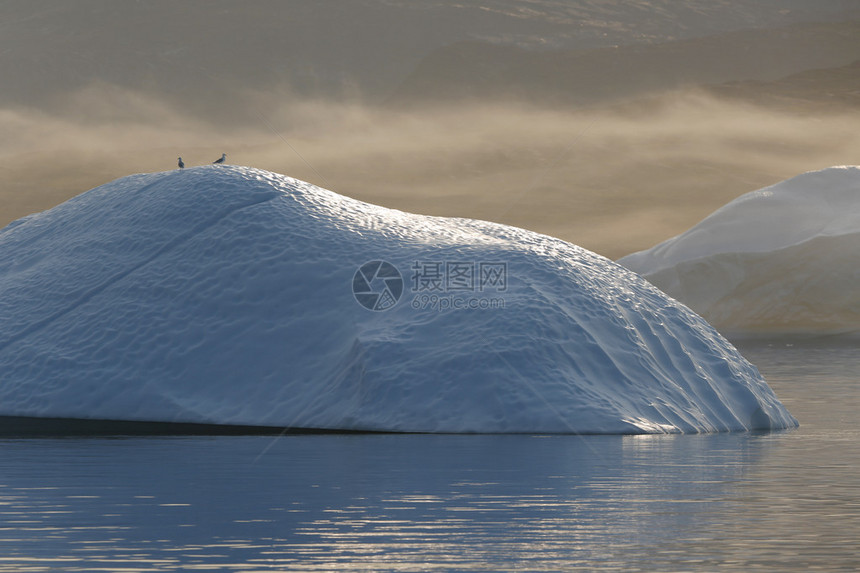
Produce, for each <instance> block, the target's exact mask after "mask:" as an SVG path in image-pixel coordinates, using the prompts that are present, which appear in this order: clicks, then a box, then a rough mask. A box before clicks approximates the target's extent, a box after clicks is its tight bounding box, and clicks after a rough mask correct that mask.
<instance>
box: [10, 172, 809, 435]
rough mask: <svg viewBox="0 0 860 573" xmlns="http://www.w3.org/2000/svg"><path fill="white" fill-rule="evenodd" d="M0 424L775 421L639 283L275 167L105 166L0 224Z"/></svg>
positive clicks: (455, 425) (777, 416)
mask: <svg viewBox="0 0 860 573" xmlns="http://www.w3.org/2000/svg"><path fill="white" fill-rule="evenodd" d="M0 416H29V417H52V418H78V419H81V418H82V419H107V420H141V421H161V422H190V423H210V424H212V423H215V424H237V425H239V424H241V425H266V426H284V427H292V428H325V429H341V430H382V431H415V432H553V433H642V432H709V431H725V430H747V429H760V428H786V427H792V426H794V425H796V421H795V420H794V418H793V417H792V416H791V415H790V414H789V413H788V411H787V410H786V409H785V408H784V407H783V406H782V404H781V403H780V402H779V401H778V399H777V398H776V397H775V396H774V394H773V392H772V391H771V389H770V388H769V387H768V386H767V384H766V383H765V381H764V380H763V379H762V377H761V376H760V374H759V373H758V371H757V370H756V369H755V367H753V366H752V365H750V364H749V363H748V362H747V361H746V360H745V359H744V358H743V357H741V356H740V354H739V353H738V352H737V351H736V350H735V349H734V347H732V346H731V345H730V344H729V343H728V342H727V341H726V340H725V339H723V338H722V337H721V336H720V335H719V334H718V333H717V332H716V331H715V330H714V329H713V328H711V327H710V326H709V325H708V324H707V323H706V322H705V321H704V320H702V319H701V318H700V317H698V316H697V315H695V314H694V313H692V312H691V311H690V310H689V309H687V308H686V307H685V306H683V305H681V304H679V303H677V302H676V301H674V300H672V299H670V298H668V297H667V296H665V295H664V294H663V293H662V292H660V291H659V290H657V289H656V288H654V287H653V286H651V285H650V284H648V283H647V282H646V281H645V280H643V279H642V278H640V277H639V276H638V275H636V274H634V273H632V272H630V271H628V270H626V269H624V268H623V267H621V266H618V265H616V264H615V263H613V262H611V261H609V260H607V259H605V258H603V257H600V256H598V255H595V254H594V253H591V252H589V251H587V250H584V249H582V248H580V247H577V246H575V245H571V244H569V243H566V242H564V241H561V240H558V239H554V238H551V237H547V236H544V235H539V234H537V233H533V232H530V231H526V230H522V229H517V228H513V227H509V226H505V225H499V224H493V223H487V222H482V221H475V220H467V219H450V218H439V217H428V216H421V215H414V214H409V213H404V212H400V211H395V210H391V209H386V208H382V207H378V206H374V205H370V204H366V203H362V202H359V201H355V200H352V199H349V198H346V197H343V196H340V195H338V194H336V193H333V192H330V191H327V190H324V189H321V188H319V187H315V186H313V185H311V184H308V183H304V182H301V181H298V180H295V179H291V178H289V177H285V176H282V175H278V174H275V173H270V172H267V171H262V170H257V169H251V168H245V167H236V166H205V167H195V168H191V169H184V170H177V171H172V172H165V173H153V174H140V175H132V176H129V177H125V178H122V179H119V180H116V181H114V182H111V183H108V184H105V185H102V186H100V187H97V188H95V189H92V190H90V191H88V192H86V193H83V194H81V195H79V196H77V197H75V198H73V199H71V200H69V201H67V202H66V203H63V204H61V205H59V206H57V207H55V208H53V209H50V210H48V211H45V212H43V213H39V214H35V215H31V216H28V217H25V218H23V219H21V220H19V221H16V222H14V223H12V224H10V225H9V226H7V227H6V228H4V229H2V230H0Z"/></svg>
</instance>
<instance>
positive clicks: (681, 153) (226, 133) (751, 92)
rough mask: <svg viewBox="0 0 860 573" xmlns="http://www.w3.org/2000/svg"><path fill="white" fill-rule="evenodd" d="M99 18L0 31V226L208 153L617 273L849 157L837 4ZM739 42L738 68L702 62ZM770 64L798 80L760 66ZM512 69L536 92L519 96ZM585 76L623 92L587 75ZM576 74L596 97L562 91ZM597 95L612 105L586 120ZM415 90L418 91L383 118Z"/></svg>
mask: <svg viewBox="0 0 860 573" xmlns="http://www.w3.org/2000/svg"><path fill="white" fill-rule="evenodd" d="M102 4H103V3H100V2H97V1H95V0H91V1H89V2H85V3H82V4H81V9H80V10H76V11H74V16H72V14H71V13H70V12H69V11H68V9H66V8H64V6H65V4H64V3H61V2H51V1H44V2H35V3H22V2H11V3H8V4H7V5H4V6H3V7H2V8H0V16H2V17H3V20H2V22H3V24H2V25H3V28H4V37H5V39H3V40H0V67H2V69H3V71H4V72H5V75H4V81H3V87H4V89H3V93H2V94H0V133H3V134H4V137H3V138H2V139H0V160H1V161H2V162H3V165H4V168H3V169H2V170H0V225H3V224H6V223H9V222H10V221H12V220H14V219H16V218H19V217H21V216H23V215H26V214H28V213H31V212H34V211H40V210H43V209H46V208H49V207H51V206H53V205H56V204H58V203H60V202H62V201H63V200H65V199H67V198H69V197H71V196H74V195H76V194H78V193H80V192H83V191H85V190H87V189H89V188H91V187H94V186H96V185H99V184H101V183H104V182H106V181H109V180H112V179H114V178H117V177H121V176H124V175H127V174H129V173H136V172H146V171H162V170H168V169H173V168H175V165H176V157H177V156H179V155H181V156H182V157H183V159H184V160H185V162H186V164H189V165H194V164H201V163H209V162H211V161H212V160H214V159H215V158H217V157H220V154H221V153H222V152H226V153H227V154H228V162H230V163H236V164H247V165H252V166H255V167H261V168H265V169H269V170H273V171H276V172H281V173H285V174H287V175H291V176H294V177H298V178H300V179H305V180H308V181H310V182H313V183H315V184H318V185H321V186H323V187H326V188H329V189H332V190H334V191H336V192H339V193H342V194H345V195H349V196H351V197H355V198H359V199H362V200H366V201H370V202H373V203H378V204H382V205H385V206H388V207H394V208H399V209H404V210H408V211H415V212H420V213H426V214H434V215H446V216H464V217H473V218H480V219H489V220H493V221H499V222H503V223H509V224H513V225H517V226H522V227H526V228H529V229H533V230H536V231H539V232H544V233H548V234H551V235H555V236H559V237H561V238H564V239H566V240H569V241H571V242H574V243H576V244H580V245H582V246H585V247H587V248H589V249H592V250H594V251H597V252H599V253H601V254H604V255H606V256H609V257H611V258H617V257H620V256H623V255H625V254H628V253H630V252H632V251H635V250H639V249H644V248H647V247H650V246H651V245H653V244H655V243H657V242H659V241H661V240H663V239H666V238H668V237H670V236H672V235H675V234H677V233H680V232H682V231H683V230H685V229H687V228H689V227H690V226H692V225H693V224H695V223H696V222H697V221H698V220H700V219H701V218H702V217H704V216H705V215H707V214H708V213H710V212H711V211H713V210H714V209H716V208H717V207H719V206H720V205H723V204H725V203H726V202H728V201H729V200H731V199H733V198H734V197H737V196H738V195H741V194H743V193H745V192H748V191H751V190H754V189H757V188H760V187H763V186H766V185H770V184H772V183H775V182H777V181H780V180H783V179H787V178H789V177H791V176H793V175H796V174H798V173H801V172H803V171H808V170H813V169H820V168H823V167H827V166H830V165H839V164H855V163H858V159H857V158H858V157H860V135H858V134H860V105H858V101H857V100H858V96H857V95H856V93H860V92H857V90H856V87H857V86H856V85H855V84H856V83H857V78H858V77H860V72H858V71H857V70H858V68H857V66H853V67H852V66H850V64H851V63H852V62H854V61H856V60H860V40H855V39H854V37H855V35H854V34H853V31H854V28H852V26H854V25H856V22H855V21H854V20H852V18H857V17H858V14H857V10H856V9H852V8H851V5H850V4H849V3H844V2H837V1H833V2H823V3H813V2H804V1H801V0H797V1H795V2H792V3H789V4H783V5H782V7H783V9H782V10H781V11H779V10H776V9H775V8H774V7H773V6H769V5H768V6H763V5H762V4H761V3H759V4H755V3H751V2H744V1H740V0H739V1H737V2H717V3H705V4H703V3H696V2H693V3H685V6H684V7H683V9H682V8H681V7H678V6H677V5H671V3H669V4H666V3H661V2H656V1H655V2H648V3H645V4H644V5H642V6H638V7H637V8H636V9H635V10H634V9H632V8H629V7H628V8H625V6H624V3H622V2H617V3H612V2H611V3H608V4H607V3H601V4H599V5H598V4H597V3H592V2H578V3H573V4H565V5H562V4H558V3H554V2H532V3H530V8H531V10H532V11H531V12H529V11H523V10H522V9H521V8H522V7H521V6H519V5H517V4H516V3H509V2H501V1H500V2H486V3H483V4H482V9H481V10H475V9H471V8H470V9H466V8H463V7H459V8H458V7H457V6H456V5H453V4H448V3H446V2H418V3H413V4H402V3H398V2H370V1H368V2H364V3H361V4H360V5H353V4H351V3H350V4H349V6H350V7H349V8H346V7H345V6H343V5H342V4H338V3H321V4H319V7H318V8H317V9H313V8H311V7H309V6H308V5H303V4H302V3H287V4H272V3H267V2H256V3H252V4H250V5H248V6H249V7H248V8H247V9H241V8H240V4H238V3H235V2H220V3H218V5H217V9H215V7H213V9H211V10H207V9H206V8H204V7H203V5H198V3H195V2H187V3H183V5H182V6H183V7H182V9H181V10H176V11H175V12H173V13H172V12H171V11H170V10H171V7H172V5H171V4H170V3H159V2H154V3H151V4H150V5H148V6H146V7H143V8H142V7H140V6H136V7H135V6H133V5H131V4H128V5H119V6H116V5H114V4H111V5H110V6H114V8H111V9H109V10H106V9H104V8H105V6H103V5H102ZM765 4H766V3H765ZM315 5H316V4H315ZM207 6H208V5H207ZM673 6H674V7H673ZM631 10H633V12H632V11H631ZM673 10H674V12H673ZM852 10H853V11H852ZM634 12H636V13H635V14H634ZM263 22H265V23H266V24H265V25H263V24H262V23H263ZM351 22H359V23H360V24H362V26H359V27H358V28H350V27H349V26H348V24H350V23H351ZM819 22H820V23H819ZM165 23H167V24H165ZM160 24H164V27H163V29H162V31H161V33H160V34H158V35H150V36H146V34H145V32H146V31H147V30H150V31H151V30H152V29H156V28H157V27H158V26H159V25H160ZM303 24H304V26H303ZM183 26H187V28H184V29H183ZM351 29H352V30H353V32H352V34H353V36H352V37H351V38H352V40H351V41H348V38H346V37H345V34H346V33H347V30H351ZM96 30H97V32H95V31H96ZM577 30H578V31H577ZM759 30H760V31H761V34H759V33H758V32H757V31H759ZM773 30H777V31H778V32H773ZM7 32H8V33H7ZM87 33H92V34H91V36H87V35H86V34H87ZM856 36H857V37H860V35H856ZM239 38H245V39H248V42H247V43H242V42H238V39H239ZM786 38H787V39H786ZM48 40H50V41H48ZM464 41H468V42H473V43H474V42H478V43H479V44H481V45H484V46H489V47H488V48H487V50H486V53H484V52H481V53H482V55H481V58H484V59H479V60H478V61H474V62H473V61H471V60H468V61H467V59H464V58H459V59H458V58H457V57H455V58H453V59H452V61H455V62H460V63H458V64H456V65H454V64H451V65H450V66H447V64H446V66H443V67H442V68H440V67H439V62H440V61H442V62H447V61H448V60H447V59H446V58H450V54H451V52H452V51H453V53H454V55H455V56H456V55H457V54H459V53H462V54H466V55H469V54H472V55H470V57H474V56H473V51H471V50H472V48H471V47H470V46H471V45H472V44H460V42H464ZM237 42H238V43H237ZM739 43H744V44H743V46H741V47H743V48H744V50H748V51H751V54H752V55H751V56H750V58H744V59H739V58H737V56H736V54H728V55H727V56H726V58H725V61H719V62H717V63H714V62H713V61H712V60H713V59H714V58H715V57H716V56H714V55H713V54H719V53H722V52H724V51H731V50H729V49H728V48H726V47H725V46H728V47H732V46H734V47H737V46H738V45H739ZM631 45H632V46H634V47H633V48H628V46H631ZM494 46H495V48H494ZM500 46H501V47H504V49H505V50H514V51H513V52H510V53H508V52H500V53H496V52H495V51H494V50H496V48H498V47H500ZM536 46H539V47H540V48H541V49H540V50H539V51H535V47H536ZM610 46H620V48H618V49H617V50H616V51H615V52H611V53H607V52H605V50H607V49H610V50H612V49H613V48H609V47H610ZM636 46H641V47H636ZM714 46H717V47H716V48H714ZM786 46H789V47H788V48H787V47H786ZM791 46H796V47H797V50H798V52H797V54H800V53H802V54H804V56H803V58H801V57H800V56H798V55H797V54H794V53H787V54H786V56H785V57H784V58H782V59H780V58H781V56H780V53H782V52H790V51H791V49H790V47H791ZM458 50H459V51H458ZM600 50H604V51H603V52H601V51H600ZM649 50H650V51H649ZM207 54H211V57H209V56H208V55H207ZM440 54H441V55H440ZM607 54H608V55H607ZM643 54H644V55H643ZM649 54H652V55H649ZM654 54H656V55H654ZM687 54H693V56H690V57H692V58H693V59H691V60H688V59H683V58H686V57H687ZM652 56H653V57H652ZM518 58H520V59H522V58H525V60H523V61H527V62H528V64H527V65H528V66H529V68H530V69H531V68H533V69H534V70H535V71H534V72H533V74H532V76H533V77H531V78H529V80H528V82H527V83H524V82H523V81H522V79H521V78H520V79H518V77H520V75H521V72H520V68H518V67H517V66H518V65H520V64H519V63H518V62H520V59H518ZM565 58H567V59H565ZM571 58H572V59H571ZM606 58H610V60H611V62H612V64H611V65H612V66H613V69H618V70H622V71H621V72H619V73H618V74H616V75H615V76H611V77H604V75H605V74H604V75H601V74H602V72H603V71H605V70H606V66H607V65H609V64H602V63H601V62H605V61H610V60H606ZM637 58H638V59H637ZM643 58H644V59H643ZM673 58H682V59H683V61H682V60H678V61H679V62H680V63H678V64H677V65H676V64H675V63H673V62H674V60H673ZM696 58H699V59H698V60H697V59H696ZM568 59H571V60H570V61H572V62H574V63H573V64H571V66H573V68H567V67H565V66H567V64H565V63H563V62H567V61H568ZM742 60H746V61H742ZM643 61H644V62H657V63H649V64H647V65H648V66H653V69H651V68H649V69H647V70H640V72H642V75H643V76H644V77H646V78H647V77H655V78H658V79H659V78H665V85H666V89H656V90H655V89H653V87H648V86H646V85H644V84H642V82H639V83H636V82H635V81H633V80H631V81H630V82H626V83H625V81H624V78H625V77H626V75H627V72H624V71H623V70H625V69H626V67H625V66H633V67H634V68H635V66H637V65H645V64H641V62H643ZM661 61H662V62H666V61H669V62H670V64H671V65H666V64H660V62H661ZM751 61H752V64H751V63H750V62H751ZM374 62H376V65H374ZM463 62H465V63H463ZM533 62H536V63H533ZM559 62H562V63H559ZM697 62H705V63H703V64H701V65H699V64H698V63H697ZM707 62H711V63H707ZM694 64H695V65H694ZM682 65H683V66H687V65H689V66H692V67H691V69H697V70H703V71H701V72H700V73H698V75H696V77H695V78H693V77H692V76H690V73H691V72H688V71H683V73H681V72H680V71H678V70H679V69H680V68H681V67H682ZM458 66H460V67H458ZM559 66H561V67H559ZM577 66H578V67H577ZM697 66H698V67H697ZM709 66H710V67H709ZM574 68H575V69H576V70H590V69H593V70H596V72H595V74H596V75H593V74H592V75H588V76H587V77H586V76H583V81H582V82H581V85H582V88H581V89H579V88H578V87H577V81H576V78H577V77H579V76H577V75H573V76H570V75H569V74H566V73H565V72H564V70H566V69H574ZM732 69H736V70H737V71H736V74H735V75H733V72H732ZM559 70H561V71H559ZM807 70H815V71H817V72H818V73H819V76H818V77H817V79H816V80H815V81H809V80H808V79H807V78H806V77H805V76H803V73H805V72H806V71H807ZM676 72H677V73H676ZM571 73H573V72H571ZM577 73H582V74H584V73H585V72H582V71H579V72H577ZM606 73H609V72H606ZM488 74H495V75H493V76H492V77H491V78H489V76H488ZM821 74H824V75H823V77H822V76H821ZM463 77H466V78H467V80H468V81H466V80H463ZM471 78H473V79H471ZM488 78H489V79H488ZM601 78H603V79H604V81H605V82H606V84H605V85H609V82H614V83H612V86H614V87H612V93H611V97H610V96H605V95H602V96H601V97H600V98H598V101H587V100H588V97H592V98H593V95H594V90H593V89H591V88H590V87H589V85H586V84H589V83H590V84H591V86H592V87H593V86H594V85H596V84H598V83H600V81H601ZM619 78H621V79H619ZM690 78H692V79H690ZM709 78H711V79H713V81H707V80H708V79H709ZM781 78H788V79H787V80H783V79H781ZM562 80H563V82H567V83H566V84H564V85H563V86H562V87H563V89H561V88H559V82H562ZM660 81H663V80H662V79H661V80H660ZM727 81H729V82H730V83H728V84H727V83H726V82H727ZM446 82H447V84H446ZM568 84H571V85H573V86H574V87H573V88H570V87H569V86H568ZM416 85H417V86H427V85H431V86H434V87H433V89H432V90H429V91H428V90H427V89H424V88H422V90H423V92H422V94H421V97H412V99H408V100H407V101H404V97H405V96H403V94H409V93H412V92H410V90H414V86H416ZM410 86H412V87H410ZM604 87H605V86H604ZM718 87H719V89H717V88H718ZM453 88H456V90H454V91H456V92H457V93H459V92H461V91H464V90H465V92H466V93H472V94H473V95H474V97H460V96H452V95H451V92H452V89H453ZM590 89H591V91H589V90H590ZM607 89H608V88H607ZM559 90H561V91H559ZM574 92H575V93H574ZM855 92H856V93H855ZM397 94H400V95H397ZM549 94H552V97H550V95H549ZM566 94H569V95H570V99H569V101H567V100H565V95H566ZM395 96H396V97H395ZM410 97H411V96H410ZM584 101H587V103H583V102H584Z"/></svg>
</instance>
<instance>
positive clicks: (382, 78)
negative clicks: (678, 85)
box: [0, 0, 860, 112]
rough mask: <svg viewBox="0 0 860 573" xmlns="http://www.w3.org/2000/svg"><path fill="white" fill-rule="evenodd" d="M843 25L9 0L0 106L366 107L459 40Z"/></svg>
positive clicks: (3, 23)
mask: <svg viewBox="0 0 860 573" xmlns="http://www.w3.org/2000/svg"><path fill="white" fill-rule="evenodd" d="M850 14H854V16H855V17H860V7H853V8H852V7H850V6H849V5H848V3H847V2H842V1H840V0H687V1H685V2H678V1H677V0H644V1H639V2H635V3H631V2H627V1H625V0H599V1H598V0H578V1H574V2H558V1H557V0H530V1H529V2H521V1H518V0H486V1H484V2H465V3H464V2H454V1H446V0H354V1H350V2H345V1H341V0H315V1H314V2H299V1H284V0H255V1H254V2H244V1H240V0H217V1H215V0H183V1H182V2H175V1H173V0H147V1H146V2H115V1H113V0H76V1H75V2H69V1H67V0H6V1H4V2H0V78H2V79H3V84H2V85H3V89H2V90H0V104H8V103H23V104H26V105H33V104H34V103H37V104H44V103H46V102H50V101H51V98H53V97H61V98H62V97H64V96H65V95H66V94H67V93H68V92H69V91H70V90H75V89H77V88H80V87H83V86H86V85H88V84H90V83H92V82H94V81H99V82H104V83H109V84H115V85H119V86H121V87H125V88H131V89H142V90H146V91H147V92H149V93H155V94H158V95H162V96H167V97H170V98H171V99H172V100H173V101H174V102H175V101H179V102H182V103H185V104H187V106H188V108H189V109H190V110H192V111H198V110H203V111H204V112H207V111H210V110H212V109H217V107H218V106H219V105H223V104H224V103H225V102H231V101H234V100H235V98H236V96H237V93H239V92H241V91H242V90H248V89H267V90H271V89H282V90H283V89H284V87H285V86H289V91H290V93H299V94H314V95H326V96H327V97H335V96H341V95H344V94H347V95H352V96H354V95H355V93H356V92H358V93H361V94H362V95H363V96H366V97H367V98H368V99H370V100H375V99H376V98H380V97H383V96H384V95H387V94H388V93H390V91H391V90H392V89H394V88H395V87H396V86H397V85H399V83H400V82H402V81H403V79H404V78H405V77H406V76H407V75H408V74H409V73H410V72H411V71H412V70H413V69H414V68H415V66H416V65H417V64H418V63H419V62H420V61H421V59H422V58H424V57H425V56H427V55H428V54H429V53H432V52H433V51H434V50H436V49H438V48H441V47H443V46H446V45H449V44H454V43H457V42H462V41H485V42H491V43H493V44H495V45H500V46H503V45H510V46H521V47H522V46H528V47H543V48H554V49H564V50H570V49H593V48H596V47H600V46H611V45H622V44H631V43H634V42H640V43H653V42H661V41H666V40H670V39H681V38H695V37H701V36H705V35H709V34H717V33H721V32H726V31H731V30H738V29H741V28H775V27H780V26H785V25H788V24H791V23H797V22H809V21H834V20H839V19H845V18H847V17H850ZM502 55H503V56H504V53H503V54H502ZM505 57H506V56H505ZM843 63H847V62H843ZM824 65H827V66H830V65H835V64H834V63H833V62H831V61H828V62H826V64H824ZM806 67H823V66H822V65H818V64H816V65H814V66H806ZM792 71H793V70H792ZM785 73H789V72H784V73H781V74H777V76H774V77H778V76H779V75H785ZM731 79H736V78H734V77H733V78H731Z"/></svg>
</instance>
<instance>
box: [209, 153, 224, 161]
mask: <svg viewBox="0 0 860 573" xmlns="http://www.w3.org/2000/svg"><path fill="white" fill-rule="evenodd" d="M225 159H227V154H226V153H222V154H221V159H216V160H215V161H213V162H212V163H224V160H225Z"/></svg>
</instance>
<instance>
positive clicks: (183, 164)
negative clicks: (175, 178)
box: [176, 157, 185, 169]
mask: <svg viewBox="0 0 860 573" xmlns="http://www.w3.org/2000/svg"><path fill="white" fill-rule="evenodd" d="M176 164H177V165H179V168H180V169H185V162H184V161H182V158H181V157H180V158H179V161H178V162H177V163H176Z"/></svg>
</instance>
